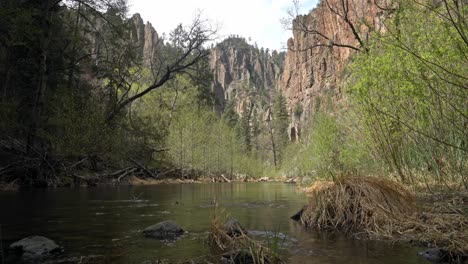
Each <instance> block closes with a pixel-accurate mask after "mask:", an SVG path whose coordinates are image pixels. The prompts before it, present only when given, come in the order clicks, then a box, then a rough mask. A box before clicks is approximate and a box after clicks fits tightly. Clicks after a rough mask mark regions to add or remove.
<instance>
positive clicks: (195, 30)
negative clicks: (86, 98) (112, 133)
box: [107, 14, 217, 121]
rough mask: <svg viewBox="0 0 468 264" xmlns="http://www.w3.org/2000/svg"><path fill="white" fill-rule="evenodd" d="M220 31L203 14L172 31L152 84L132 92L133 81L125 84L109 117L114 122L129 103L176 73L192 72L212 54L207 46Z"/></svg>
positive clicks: (153, 65)
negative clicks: (189, 23) (208, 22)
mask: <svg viewBox="0 0 468 264" xmlns="http://www.w3.org/2000/svg"><path fill="white" fill-rule="evenodd" d="M216 32H217V30H216V29H215V28H212V27H211V26H209V25H208V24H207V21H205V20H203V19H202V18H201V15H200V14H198V15H197V16H196V17H195V18H194V20H193V22H192V24H191V25H190V26H188V27H186V28H184V27H183V26H182V25H179V26H178V27H177V28H176V29H175V30H174V31H173V32H171V34H170V44H168V45H165V46H164V47H162V49H161V51H162V50H164V49H166V52H159V53H158V54H157V56H155V60H154V61H152V63H151V81H150V85H149V86H147V87H145V88H143V89H142V90H141V91H137V92H136V93H134V94H132V95H129V91H130V90H131V84H130V85H126V87H123V89H124V92H123V95H122V96H121V97H120V98H119V99H118V101H117V103H116V104H115V105H114V106H113V109H112V110H111V112H110V114H109V116H108V118H107V119H108V121H111V120H112V119H113V118H114V117H115V115H116V114H118V113H119V112H120V111H122V110H123V109H124V108H125V107H126V106H127V105H129V104H130V103H132V102H133V101H135V100H137V99H139V98H141V97H142V96H144V95H146V94H148V93H149V92H151V91H153V90H155V89H158V88H160V87H162V86H163V85H164V84H165V83H166V82H167V81H169V80H171V79H173V78H174V77H175V76H176V75H178V74H190V71H191V70H193V69H194V67H195V66H196V64H197V63H199V62H201V61H202V60H203V59H206V58H207V56H208V55H209V50H208V49H206V48H205V47H204V45H205V44H206V43H207V42H208V41H210V40H213V39H214V38H215V36H216ZM127 84H128V82H127Z"/></svg>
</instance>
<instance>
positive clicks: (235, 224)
mask: <svg viewBox="0 0 468 264" xmlns="http://www.w3.org/2000/svg"><path fill="white" fill-rule="evenodd" d="M223 228H224V230H225V231H226V233H227V234H228V236H230V237H236V236H241V235H242V234H245V233H246V231H245V229H244V228H243V227H242V226H241V224H240V223H239V221H237V220H236V219H234V218H231V219H229V220H228V221H226V223H224V226H223Z"/></svg>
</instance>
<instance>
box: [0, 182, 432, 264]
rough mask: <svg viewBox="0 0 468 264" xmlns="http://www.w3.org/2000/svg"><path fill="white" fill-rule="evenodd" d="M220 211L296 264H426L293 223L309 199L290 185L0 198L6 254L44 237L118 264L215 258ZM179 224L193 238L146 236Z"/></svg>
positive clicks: (401, 252)
mask: <svg viewBox="0 0 468 264" xmlns="http://www.w3.org/2000/svg"><path fill="white" fill-rule="evenodd" d="M214 203H218V205H219V207H220V208H223V210H225V212H227V213H228V214H229V215H230V216H232V217H234V218H236V219H238V220H239V222H240V223H241V224H242V225H243V226H244V227H245V228H246V229H247V230H250V233H251V234H253V235H255V236H256V237H258V239H262V240H265V241H267V243H268V241H270V242H271V241H273V240H275V239H273V238H272V237H277V238H279V239H277V241H279V244H280V245H281V246H282V248H283V249H284V250H283V251H284V252H285V256H286V258H287V260H288V262H289V263H321V264H327V263H329V264H343V263H362V264H370V263H382V264H384V263H385V264H390V263H392V264H394V263H413V264H416V263H421V264H423V263H426V262H425V260H423V259H420V258H419V257H418V256H417V252H418V250H419V249H418V248H414V247H411V246H408V245H399V246H397V245H391V244H388V243H382V242H364V241H356V240H349V239H345V238H343V237H341V236H336V235H323V234H322V235H319V234H316V233H314V232H312V231H306V230H304V229H303V228H302V227H301V226H300V225H298V224H297V223H296V222H294V221H292V220H290V219H289V217H290V216H291V215H293V214H294V213H295V212H297V211H298V210H299V209H300V208H301V207H302V206H303V205H304V204H306V203H307V198H306V197H305V196H304V195H303V194H301V193H298V192H297V191H296V186H295V185H291V184H282V183H233V184H226V183H213V184H171V185H155V186H125V187H123V186H120V187H99V188H78V189H53V190H37V189H35V190H20V191H15V192H3V193H0V224H1V226H2V235H3V237H2V240H3V246H4V247H7V245H9V244H10V243H12V242H14V241H16V240H19V239H21V238H24V237H27V236H30V235H42V236H46V237H48V238H51V239H53V240H55V241H56V242H57V243H59V244H60V245H62V246H63V247H64V248H65V254H66V256H69V257H78V256H89V255H105V256H109V257H111V259H112V261H111V263H118V264H120V263H122V264H123V263H142V262H144V261H148V260H156V259H166V260H170V261H173V262H179V261H184V260H187V259H191V258H195V257H200V256H203V255H209V254H210V248H209V246H208V245H207V244H206V237H207V235H208V233H207V232H208V231H209V225H210V218H211V216H212V214H213V212H214V206H213V204H214ZM164 220H174V221H176V222H177V223H178V224H180V225H181V226H182V227H183V228H184V229H186V230H187V231H188V232H187V233H186V234H185V235H183V237H182V238H180V239H178V240H177V241H158V240H153V239H149V238H145V237H144V236H143V235H142V233H141V231H142V230H143V229H144V228H145V227H148V226H150V225H153V224H155V223H158V222H160V221H164Z"/></svg>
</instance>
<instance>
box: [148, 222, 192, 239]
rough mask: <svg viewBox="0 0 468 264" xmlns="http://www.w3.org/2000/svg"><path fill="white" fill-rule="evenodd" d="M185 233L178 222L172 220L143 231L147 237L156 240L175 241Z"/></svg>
mask: <svg viewBox="0 0 468 264" xmlns="http://www.w3.org/2000/svg"><path fill="white" fill-rule="evenodd" d="M184 232H185V231H184V230H183V229H182V228H181V227H180V226H179V225H178V224H177V223H176V222H174V221H171V220H169V221H164V222H160V223H157V224H155V225H152V226H149V227H147V228H145V229H144V230H143V234H145V236H147V237H151V238H156V239H174V238H177V237H179V236H181V235H182V234H183V233H184Z"/></svg>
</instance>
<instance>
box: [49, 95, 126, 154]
mask: <svg viewBox="0 0 468 264" xmlns="http://www.w3.org/2000/svg"><path fill="white" fill-rule="evenodd" d="M78 98H79V97H76V96H73V95H72V94H57V97H56V98H55V100H54V103H53V110H52V111H51V113H50V120H49V122H48V125H49V127H48V129H44V130H43V131H42V132H41V134H42V136H43V138H46V139H47V140H48V142H50V143H51V145H52V146H53V149H54V150H55V151H57V152H58V153H61V154H62V155H64V156H71V157H77V156H78V157H80V156H98V157H102V158H110V157H111V156H113V157H115V158H117V154H118V153H117V152H116V151H117V150H118V149H119V148H121V147H123V146H125V144H123V142H122V138H121V136H122V135H121V133H119V131H118V130H116V129H113V128H112V127H110V126H108V125H106V123H105V117H106V116H105V111H103V109H102V108H101V107H100V106H99V104H98V103H97V102H96V101H93V100H79V99H78Z"/></svg>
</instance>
